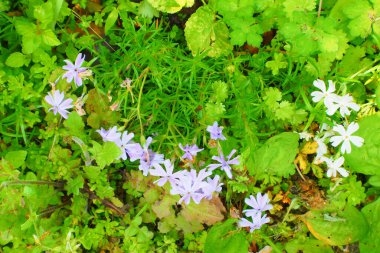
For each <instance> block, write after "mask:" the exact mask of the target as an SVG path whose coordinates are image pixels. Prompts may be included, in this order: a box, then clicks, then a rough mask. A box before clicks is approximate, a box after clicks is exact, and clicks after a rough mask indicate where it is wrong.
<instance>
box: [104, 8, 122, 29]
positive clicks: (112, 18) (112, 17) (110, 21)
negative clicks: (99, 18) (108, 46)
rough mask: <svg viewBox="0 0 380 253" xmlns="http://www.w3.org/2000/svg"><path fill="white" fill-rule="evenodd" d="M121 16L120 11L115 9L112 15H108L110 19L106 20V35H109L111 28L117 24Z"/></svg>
mask: <svg viewBox="0 0 380 253" xmlns="http://www.w3.org/2000/svg"><path fill="white" fill-rule="evenodd" d="M118 16H119V10H118V9H117V8H115V7H114V8H113V9H112V11H111V13H110V14H108V17H107V19H106V24H105V25H104V33H105V34H108V32H109V30H110V29H111V27H112V26H113V25H114V24H115V23H116V20H117V18H118Z"/></svg>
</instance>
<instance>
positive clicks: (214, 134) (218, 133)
mask: <svg viewBox="0 0 380 253" xmlns="http://www.w3.org/2000/svg"><path fill="white" fill-rule="evenodd" d="M222 130H223V128H222V127H219V126H218V122H216V121H215V122H214V124H213V125H212V126H208V127H207V131H208V132H209V133H210V136H211V139H212V140H217V139H220V140H225V139H226V137H224V135H223V134H222Z"/></svg>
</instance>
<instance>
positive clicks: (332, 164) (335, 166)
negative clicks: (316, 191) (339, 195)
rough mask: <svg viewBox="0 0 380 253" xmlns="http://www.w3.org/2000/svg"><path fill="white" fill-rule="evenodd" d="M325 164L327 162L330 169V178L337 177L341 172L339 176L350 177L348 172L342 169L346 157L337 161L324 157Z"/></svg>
mask: <svg viewBox="0 0 380 253" xmlns="http://www.w3.org/2000/svg"><path fill="white" fill-rule="evenodd" d="M322 160H323V161H324V162H326V164H327V167H328V168H329V169H328V170H327V176H328V177H336V172H339V174H341V175H342V177H347V176H348V171H347V170H345V169H344V168H343V167H341V166H342V165H343V163H344V157H343V156H341V157H339V158H338V159H336V160H335V161H334V160H332V159H329V158H327V157H323V159H322Z"/></svg>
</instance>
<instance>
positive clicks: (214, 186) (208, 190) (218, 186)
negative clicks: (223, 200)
mask: <svg viewBox="0 0 380 253" xmlns="http://www.w3.org/2000/svg"><path fill="white" fill-rule="evenodd" d="M219 179H220V177H219V176H218V175H216V176H215V177H214V178H213V179H211V178H209V177H208V178H207V185H205V186H204V187H203V188H202V191H203V194H204V197H205V198H207V199H212V194H213V193H214V192H221V191H222V185H223V183H220V182H219Z"/></svg>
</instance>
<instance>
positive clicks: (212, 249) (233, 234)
mask: <svg viewBox="0 0 380 253" xmlns="http://www.w3.org/2000/svg"><path fill="white" fill-rule="evenodd" d="M235 223H236V220H233V219H230V220H227V221H225V222H223V223H219V224H217V225H214V226H212V228H211V229H210V231H209V232H208V234H207V239H206V242H205V246H204V253H220V252H223V253H236V252H239V253H244V252H248V246H249V243H248V241H247V239H246V238H245V233H244V232H242V231H239V230H238V229H237V227H236V224H235Z"/></svg>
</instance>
